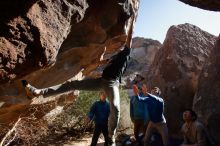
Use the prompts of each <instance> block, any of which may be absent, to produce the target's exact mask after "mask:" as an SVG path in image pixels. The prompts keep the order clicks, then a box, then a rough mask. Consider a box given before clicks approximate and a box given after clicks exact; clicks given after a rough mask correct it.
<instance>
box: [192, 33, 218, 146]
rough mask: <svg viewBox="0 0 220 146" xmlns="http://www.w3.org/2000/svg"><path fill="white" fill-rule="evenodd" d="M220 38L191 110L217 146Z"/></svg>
mask: <svg viewBox="0 0 220 146" xmlns="http://www.w3.org/2000/svg"><path fill="white" fill-rule="evenodd" d="M219 58H220V36H219V37H218V41H217V43H216V44H215V47H214V50H213V52H212V53H211V55H210V58H209V61H208V63H206V64H205V66H204V68H203V70H202V72H201V74H200V77H199V82H198V90H197V92H196V95H195V97H194V102H193V108H194V109H195V111H196V112H197V114H198V117H199V119H200V120H202V121H203V122H204V123H205V124H206V125H207V127H208V129H209V131H210V132H211V135H212V136H213V137H214V139H215V141H216V142H217V145H220V139H219V137H220V129H219V128H217V127H220V106H219V104H220V90H219V89H220V84H219V83H220V76H219V74H220V62H219Z"/></svg>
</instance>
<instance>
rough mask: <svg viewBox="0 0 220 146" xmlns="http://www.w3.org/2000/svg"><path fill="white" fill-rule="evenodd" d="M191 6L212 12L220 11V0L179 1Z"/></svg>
mask: <svg viewBox="0 0 220 146" xmlns="http://www.w3.org/2000/svg"><path fill="white" fill-rule="evenodd" d="M179 1H182V2H184V3H186V4H189V5H191V6H195V7H198V8H202V9H205V10H211V11H220V2H219V0H179Z"/></svg>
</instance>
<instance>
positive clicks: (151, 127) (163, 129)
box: [144, 121, 169, 146]
mask: <svg viewBox="0 0 220 146" xmlns="http://www.w3.org/2000/svg"><path fill="white" fill-rule="evenodd" d="M155 130H156V131H157V132H159V134H160V135H161V137H162V140H163V145H164V146H169V140H168V128H167V124H166V123H164V122H161V123H153V122H152V121H150V122H149V124H148V126H147V130H146V133H145V137H144V146H150V139H151V136H152V133H153V132H154V131H155Z"/></svg>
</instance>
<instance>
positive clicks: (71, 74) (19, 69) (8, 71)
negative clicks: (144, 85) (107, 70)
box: [0, 0, 139, 126]
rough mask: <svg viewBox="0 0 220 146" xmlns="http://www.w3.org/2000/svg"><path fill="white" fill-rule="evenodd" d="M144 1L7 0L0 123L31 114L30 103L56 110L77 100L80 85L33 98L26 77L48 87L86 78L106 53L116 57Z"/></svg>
mask: <svg viewBox="0 0 220 146" xmlns="http://www.w3.org/2000/svg"><path fill="white" fill-rule="evenodd" d="M138 6H139V0H134V1H127V0H125V1H121V0H120V1H118V0H105V1H102V0H92V1H86V0H53V1H52V0H29V1H26V0H19V1H18V0H7V1H1V2H0V77H1V78H0V123H5V124H6V125H7V124H9V123H10V122H12V121H15V120H16V119H17V118H18V117H19V116H20V115H21V114H22V113H23V115H28V114H26V111H28V109H29V107H30V106H29V105H30V104H35V105H36V104H37V105H41V104H42V105H43V107H44V108H43V107H41V108H40V110H41V111H45V110H44V109H47V110H46V111H50V110H52V109H53V108H55V107H56V105H65V103H64V102H66V101H67V102H68V103H69V102H70V101H71V100H73V99H74V95H75V93H74V91H72V92H70V93H67V96H66V98H68V99H66V98H63V96H61V97H60V98H59V99H57V98H56V97H52V99H53V101H50V100H45V99H40V100H35V99H34V100H33V102H31V101H30V100H28V99H27V98H26V95H25V92H24V89H23V87H22V86H21V83H20V80H21V79H27V80H28V81H29V82H31V83H32V84H33V85H34V86H36V87H38V88H42V87H46V86H52V85H55V84H58V83H62V82H64V81H66V80H67V79H82V74H83V75H87V74H89V73H90V72H91V71H92V70H94V69H96V68H97V66H99V64H100V61H101V58H102V55H103V53H104V56H108V57H110V56H111V55H112V54H114V53H115V52H117V50H118V49H119V48H120V47H121V46H122V45H123V44H124V42H125V40H126V37H127V35H126V34H127V32H126V31H127V28H128V27H129V26H130V24H131V23H130V22H131V21H130V20H131V19H130V17H131V16H132V14H134V15H135V16H136V15H137V10H138ZM105 48H106V51H105V52H104V50H105ZM82 71H83V72H82ZM46 102H50V103H51V104H52V106H49V105H48V104H46ZM31 107H32V105H31ZM28 113H29V112H28ZM43 113H44V114H39V115H41V117H42V116H44V115H45V114H46V113H47V112H43ZM38 117H39V118H40V116H38ZM0 126H1V125H0Z"/></svg>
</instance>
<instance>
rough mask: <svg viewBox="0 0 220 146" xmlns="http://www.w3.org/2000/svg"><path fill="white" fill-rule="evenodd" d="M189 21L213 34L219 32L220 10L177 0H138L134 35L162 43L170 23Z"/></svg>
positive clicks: (176, 23)
mask: <svg viewBox="0 0 220 146" xmlns="http://www.w3.org/2000/svg"><path fill="white" fill-rule="evenodd" d="M183 23H190V24H193V25H196V26H198V27H200V28H201V29H203V30H205V31H207V32H209V33H211V34H214V35H216V36H218V35H219V33H220V12H213V11H206V10H202V9H199V8H196V7H191V6H189V5H186V4H184V3H182V2H180V1H178V0H140V8H139V14H138V18H137V22H136V25H135V30H134V35H133V36H134V37H135V36H139V37H144V38H151V39H155V40H159V41H160V42H161V43H163V41H164V39H165V36H166V32H167V30H168V29H169V27H170V26H172V25H178V24H183Z"/></svg>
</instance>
